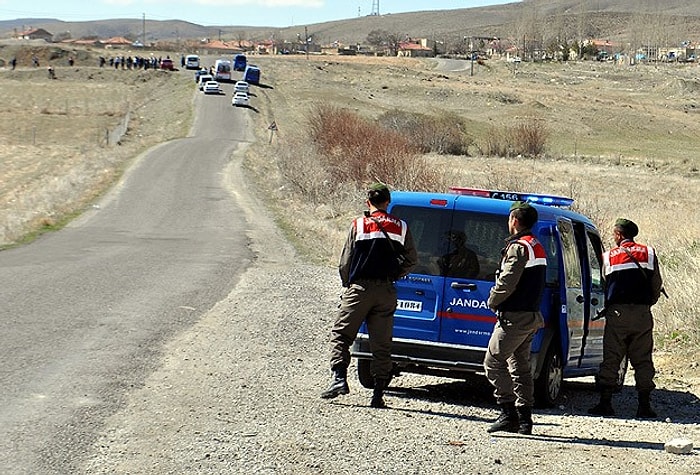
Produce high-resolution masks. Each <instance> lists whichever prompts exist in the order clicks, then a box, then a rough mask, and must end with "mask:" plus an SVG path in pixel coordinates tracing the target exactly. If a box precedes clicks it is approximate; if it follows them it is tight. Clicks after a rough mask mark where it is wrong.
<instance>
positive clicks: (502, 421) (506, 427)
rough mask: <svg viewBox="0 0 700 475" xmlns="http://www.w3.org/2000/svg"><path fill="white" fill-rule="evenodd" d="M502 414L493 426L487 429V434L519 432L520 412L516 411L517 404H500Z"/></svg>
mask: <svg viewBox="0 0 700 475" xmlns="http://www.w3.org/2000/svg"><path fill="white" fill-rule="evenodd" d="M499 406H500V408H501V414H500V415H499V416H498V419H496V420H495V421H494V423H493V424H491V426H490V427H489V428H488V429H486V432H488V433H491V432H499V431H503V432H518V430H519V428H520V425H519V423H518V412H517V411H516V410H515V403H513V402H509V403H505V404H499Z"/></svg>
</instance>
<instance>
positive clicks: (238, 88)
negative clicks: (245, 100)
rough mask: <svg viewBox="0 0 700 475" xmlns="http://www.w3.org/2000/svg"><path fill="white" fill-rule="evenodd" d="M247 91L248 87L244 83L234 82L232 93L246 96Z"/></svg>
mask: <svg viewBox="0 0 700 475" xmlns="http://www.w3.org/2000/svg"><path fill="white" fill-rule="evenodd" d="M249 90H250V86H249V85H248V83H247V82H245V81H236V84H234V86H233V91H234V92H245V93H246V94H248V91H249Z"/></svg>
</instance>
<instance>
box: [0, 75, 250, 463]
mask: <svg viewBox="0 0 700 475" xmlns="http://www.w3.org/2000/svg"><path fill="white" fill-rule="evenodd" d="M183 73H184V72H183ZM225 87H226V88H227V89H226V92H227V95H226V96H223V95H221V96H203V95H200V93H195V90H194V84H193V94H196V96H195V99H194V100H195V103H196V104H195V107H196V109H197V116H196V120H195V124H194V126H193V129H192V131H191V134H190V137H187V138H184V139H180V140H175V141H171V142H168V143H165V144H162V145H160V146H158V147H156V148H155V149H152V150H151V151H149V152H147V153H145V154H144V155H143V156H141V157H140V158H139V159H138V160H137V162H136V163H135V165H134V166H133V167H132V169H131V170H130V171H129V172H128V173H127V174H126V175H125V177H124V179H123V180H122V182H121V183H120V184H119V185H118V186H117V187H115V189H114V190H113V191H112V192H111V193H110V194H109V195H108V196H106V197H105V198H104V199H103V200H102V201H101V202H100V203H99V204H98V205H96V206H95V207H94V209H92V210H90V211H89V212H87V213H86V214H85V215H83V216H82V217H81V218H80V219H78V220H77V221H75V222H74V223H72V224H71V225H70V226H68V227H66V228H65V229H63V230H61V231H59V232H56V233H51V234H47V235H45V236H43V237H42V238H41V239H39V240H37V241H36V242H34V243H32V244H30V245H27V246H24V247H20V248H16V249H10V250H6V251H3V252H0V289H2V291H1V294H0V296H1V298H0V300H1V301H2V305H0V356H1V358H2V365H1V366H0V383H1V384H0V473H3V474H36V473H42V474H49V473H57V474H58V473H60V474H65V473H74V472H75V467H74V466H73V463H74V460H75V459H76V456H77V455H79V454H81V453H83V452H84V451H85V450H86V449H87V448H88V447H90V445H91V444H92V442H94V440H95V434H96V433H97V431H98V430H99V428H100V427H101V423H102V421H103V420H104V419H105V418H106V417H108V416H109V415H110V414H112V413H114V412H115V411H117V410H118V409H119V408H120V407H121V405H122V404H123V403H124V400H125V395H126V393H127V392H128V391H131V390H133V389H134V388H138V387H140V386H141V385H142V384H143V381H144V379H145V377H146V376H147V375H148V374H149V372H150V371H151V370H152V369H153V366H154V365H155V364H156V362H157V359H158V356H159V352H160V350H161V348H162V345H163V344H164V343H165V342H166V341H167V340H168V339H170V338H172V337H173V336H174V335H175V334H177V333H178V332H181V331H183V330H186V329H187V328H189V327H190V326H191V325H192V324H193V323H194V322H196V321H197V320H198V318H199V317H200V316H201V315H203V314H205V313H206V312H207V311H208V310H209V309H210V308H212V307H213V306H214V305H215V304H216V303H217V302H218V301H219V300H221V299H222V298H223V297H225V296H226V295H227V294H228V292H229V291H230V289H231V288H232V287H233V285H234V284H235V282H236V281H237V279H238V277H239V276H240V275H241V273H242V271H243V270H244V269H245V268H246V266H247V265H248V264H249V263H250V262H251V259H252V253H251V251H250V249H249V247H248V242H247V238H246V222H245V219H244V213H243V212H242V211H241V209H240V207H239V205H238V203H237V202H236V199H235V197H234V196H233V195H232V194H231V193H230V191H228V190H227V188H226V186H225V183H224V170H225V168H226V166H227V165H228V164H229V161H230V159H231V154H232V153H233V152H234V151H235V150H236V149H237V148H238V147H240V146H242V145H243V144H245V143H246V142H248V141H249V132H248V129H249V127H248V115H250V114H253V113H254V111H253V110H251V109H242V108H233V107H232V106H231V102H230V95H231V91H230V90H228V88H230V86H225Z"/></svg>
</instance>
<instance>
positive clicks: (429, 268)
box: [391, 205, 508, 281]
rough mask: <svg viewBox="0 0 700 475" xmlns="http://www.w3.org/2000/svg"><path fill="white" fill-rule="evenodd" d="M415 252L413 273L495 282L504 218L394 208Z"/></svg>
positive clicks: (505, 230)
mask: <svg viewBox="0 0 700 475" xmlns="http://www.w3.org/2000/svg"><path fill="white" fill-rule="evenodd" d="M391 212H392V214H394V215H396V216H398V217H400V218H401V219H403V220H404V221H406V222H407V223H408V226H409V228H410V229H411V234H412V235H413V239H414V240H415V243H416V249H417V251H418V265H417V266H416V268H415V269H414V271H413V272H414V273H417V274H428V275H436V276H447V277H459V278H469V279H478V280H486V281H494V280H495V275H496V270H497V269H498V266H499V263H500V259H501V249H502V248H503V245H504V240H505V239H506V238H507V237H508V219H507V217H506V216H499V215H492V214H484V213H476V212H470V211H456V212H453V211H452V210H448V209H434V208H431V209H428V208H416V207H411V206H401V205H397V206H395V207H394V208H393V209H392V210H391Z"/></svg>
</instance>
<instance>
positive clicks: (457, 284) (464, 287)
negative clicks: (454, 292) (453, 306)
mask: <svg viewBox="0 0 700 475" xmlns="http://www.w3.org/2000/svg"><path fill="white" fill-rule="evenodd" d="M450 287H452V288H453V289H458V290H469V291H471V290H476V284H462V283H460V282H452V283H451V284H450Z"/></svg>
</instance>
